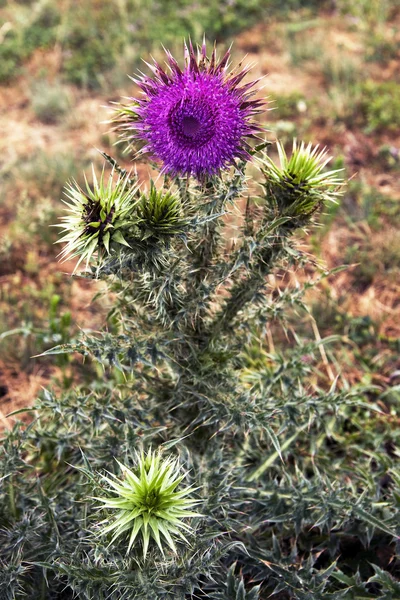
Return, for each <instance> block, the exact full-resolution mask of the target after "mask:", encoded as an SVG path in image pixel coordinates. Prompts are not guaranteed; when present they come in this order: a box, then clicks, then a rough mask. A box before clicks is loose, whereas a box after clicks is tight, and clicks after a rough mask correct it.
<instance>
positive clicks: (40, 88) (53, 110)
mask: <svg viewBox="0 0 400 600" xmlns="http://www.w3.org/2000/svg"><path fill="white" fill-rule="evenodd" d="M31 103H32V109H33V112H34V113H35V115H36V117H37V118H38V119H39V120H40V121H42V123H46V124H54V123H57V122H58V121H59V120H60V119H61V118H62V117H63V116H64V115H65V114H66V113H67V112H68V110H69V109H70V106H71V98H70V95H69V94H68V92H67V90H66V89H65V88H64V87H63V86H61V85H60V84H57V82H52V83H48V82H46V81H38V82H36V83H35V84H34V86H33V87H32V95H31Z"/></svg>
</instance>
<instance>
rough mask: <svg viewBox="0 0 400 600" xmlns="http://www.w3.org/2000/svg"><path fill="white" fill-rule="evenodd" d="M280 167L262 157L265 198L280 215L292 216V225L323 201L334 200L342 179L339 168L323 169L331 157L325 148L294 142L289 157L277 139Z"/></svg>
mask: <svg viewBox="0 0 400 600" xmlns="http://www.w3.org/2000/svg"><path fill="white" fill-rule="evenodd" d="M277 148H278V154H279V161H280V166H277V165H276V164H275V163H274V161H273V160H272V159H271V158H270V157H269V156H267V155H265V156H264V157H263V159H262V166H261V170H262V172H263V174H264V175H265V183H264V184H263V185H264V187H265V188H266V192H267V194H266V197H267V201H268V202H270V204H271V205H272V208H273V209H274V211H275V213H277V215H279V216H287V217H289V218H293V220H294V225H295V226H296V227H297V226H300V225H302V224H304V223H305V222H307V220H308V219H309V218H310V217H311V215H312V214H313V213H314V212H315V211H316V210H318V208H320V207H321V206H322V205H323V204H324V203H325V202H327V201H333V202H335V201H336V199H337V197H338V196H339V195H340V193H341V191H340V186H341V185H342V184H343V180H342V178H340V177H338V176H337V173H339V172H340V171H342V169H336V170H333V171H324V168H325V167H326V165H327V163H328V162H329V161H330V160H331V157H329V156H328V154H327V151H326V150H325V149H323V150H318V146H315V147H314V148H313V147H312V145H311V144H308V145H307V146H306V145H305V144H304V142H302V143H301V145H300V146H297V143H296V141H294V142H293V150H292V154H291V156H290V158H288V157H287V155H286V152H285V150H284V148H283V146H282V144H281V143H280V142H277Z"/></svg>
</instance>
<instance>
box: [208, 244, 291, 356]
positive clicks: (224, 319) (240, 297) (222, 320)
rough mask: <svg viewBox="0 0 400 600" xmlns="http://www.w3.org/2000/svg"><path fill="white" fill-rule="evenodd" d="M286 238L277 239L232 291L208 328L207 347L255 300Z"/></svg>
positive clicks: (262, 253)
mask: <svg viewBox="0 0 400 600" xmlns="http://www.w3.org/2000/svg"><path fill="white" fill-rule="evenodd" d="M284 240H285V236H284V235H282V234H281V235H280V236H278V237H277V240H276V245H275V246H273V247H268V248H265V249H264V250H263V251H262V252H261V255H260V257H259V258H258V260H257V262H256V263H255V265H254V269H253V272H252V273H251V274H250V275H248V276H247V277H246V278H245V279H242V280H240V281H239V282H238V283H236V285H235V286H234V287H233V289H232V290H231V294H230V297H229V298H228V300H227V301H226V302H225V305H224V306H223V308H222V309H221V311H220V312H219V313H217V315H216V316H215V318H214V320H213V321H212V323H211V325H210V326H209V328H208V331H209V333H208V337H207V341H206V347H208V346H209V344H210V343H211V342H212V341H213V340H215V339H216V338H217V337H218V335H220V334H221V333H222V332H226V331H227V330H228V328H229V327H230V325H231V324H232V321H233V320H234V318H235V317H236V315H237V313H238V312H239V311H241V310H242V309H243V308H244V307H245V306H246V304H247V303H248V302H251V300H252V299H253V298H254V296H255V295H256V293H257V292H258V291H260V289H261V288H262V287H263V286H264V284H265V277H266V276H267V275H268V274H269V273H270V272H271V269H272V268H273V267H274V265H275V264H276V261H277V259H278V258H279V255H280V254H281V252H282V250H283V246H284Z"/></svg>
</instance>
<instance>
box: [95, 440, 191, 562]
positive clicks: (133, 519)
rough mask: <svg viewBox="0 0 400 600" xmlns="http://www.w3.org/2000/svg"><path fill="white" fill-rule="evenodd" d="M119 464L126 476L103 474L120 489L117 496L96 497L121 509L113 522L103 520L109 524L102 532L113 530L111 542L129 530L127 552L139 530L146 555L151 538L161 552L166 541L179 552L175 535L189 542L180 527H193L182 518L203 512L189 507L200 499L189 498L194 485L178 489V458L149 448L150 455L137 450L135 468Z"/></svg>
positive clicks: (180, 477) (113, 489) (113, 487)
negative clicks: (163, 455) (165, 455)
mask: <svg viewBox="0 0 400 600" xmlns="http://www.w3.org/2000/svg"><path fill="white" fill-rule="evenodd" d="M117 462H118V461H117ZM118 464H119V466H120V468H121V471H122V472H123V474H124V478H123V479H118V477H116V476H115V475H113V474H112V473H109V475H110V477H108V476H106V475H104V476H103V479H104V481H106V482H107V483H108V484H109V485H110V486H111V489H109V490H108V491H109V492H112V493H117V496H115V497H106V498H95V500H99V501H100V502H102V503H103V508H106V509H114V510H116V511H118V512H117V514H116V516H115V518H113V520H112V522H111V523H110V522H109V518H107V519H106V520H105V521H103V523H102V524H106V526H105V527H104V528H103V529H102V530H101V534H103V535H104V534H107V533H110V532H114V535H113V537H112V539H111V542H110V543H111V544H112V543H113V542H114V541H115V540H116V539H117V538H118V537H119V536H120V535H122V534H123V533H126V532H129V542H128V549H127V553H128V552H129V551H130V550H131V548H132V546H133V544H134V542H135V540H136V539H137V536H138V534H139V533H140V534H141V537H142V543H143V557H144V558H146V555H147V551H148V547H149V542H150V539H151V538H153V539H154V540H155V542H156V544H157V546H158V547H159V549H160V550H161V552H162V554H164V548H163V541H165V542H166V543H167V545H168V546H169V547H170V548H171V550H173V552H176V546H175V542H174V538H180V539H182V540H184V541H185V542H187V539H186V538H185V536H184V535H183V533H182V531H181V530H183V531H185V532H189V533H190V532H191V531H192V527H191V526H190V525H188V524H187V523H184V522H183V521H182V519H184V518H188V517H200V516H201V515H200V514H199V513H196V512H192V511H190V510H189V509H191V508H192V507H193V506H195V505H196V504H198V503H199V502H200V500H193V499H191V498H187V496H188V495H189V494H190V493H191V492H193V491H194V489H195V488H193V487H187V488H184V489H183V490H180V491H177V487H178V485H179V484H180V483H181V482H182V481H183V479H184V478H185V474H181V469H180V467H179V463H178V461H177V460H176V459H173V458H167V459H164V460H163V459H162V458H161V455H160V453H156V452H153V451H152V450H149V452H148V453H147V455H145V454H144V453H142V454H140V455H139V454H137V466H136V468H135V469H128V467H126V466H125V465H123V464H121V463H120V462H118ZM161 536H162V537H161ZM187 543H188V542H187Z"/></svg>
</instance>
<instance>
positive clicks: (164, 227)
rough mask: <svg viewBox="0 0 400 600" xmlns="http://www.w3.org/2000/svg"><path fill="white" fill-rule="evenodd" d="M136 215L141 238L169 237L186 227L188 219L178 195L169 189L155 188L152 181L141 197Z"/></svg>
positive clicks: (181, 231)
mask: <svg viewBox="0 0 400 600" xmlns="http://www.w3.org/2000/svg"><path fill="white" fill-rule="evenodd" d="M137 215H138V218H139V229H140V230H141V231H142V239H147V238H149V237H152V236H155V237H157V238H159V239H160V238H163V237H164V238H165V237H171V236H174V235H178V234H179V233H183V232H184V231H185V230H186V228H187V223H188V221H187V219H185V217H184V215H183V211H182V204H181V201H180V199H179V198H178V196H177V195H175V194H173V193H172V192H171V191H165V190H157V188H156V187H155V185H154V182H153V181H152V182H151V186H150V192H149V193H148V194H143V195H142V197H141V200H140V203H139V206H138V209H137Z"/></svg>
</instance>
